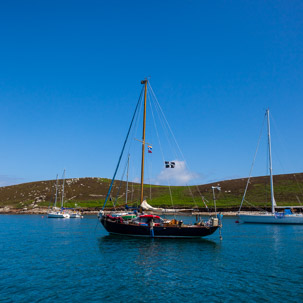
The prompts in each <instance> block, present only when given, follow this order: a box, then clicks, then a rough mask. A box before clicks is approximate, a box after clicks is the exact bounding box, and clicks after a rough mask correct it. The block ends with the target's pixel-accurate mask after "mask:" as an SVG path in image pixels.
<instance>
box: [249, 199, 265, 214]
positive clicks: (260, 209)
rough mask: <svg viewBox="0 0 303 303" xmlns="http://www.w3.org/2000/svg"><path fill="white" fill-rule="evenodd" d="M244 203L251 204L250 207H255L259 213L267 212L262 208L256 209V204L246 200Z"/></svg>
mask: <svg viewBox="0 0 303 303" xmlns="http://www.w3.org/2000/svg"><path fill="white" fill-rule="evenodd" d="M244 201H245V202H246V203H247V204H249V205H250V206H252V207H254V208H255V209H257V210H259V211H262V212H263V211H264V212H266V210H265V209H262V208H259V207H256V206H255V205H254V204H252V203H250V202H248V201H247V200H246V199H244Z"/></svg>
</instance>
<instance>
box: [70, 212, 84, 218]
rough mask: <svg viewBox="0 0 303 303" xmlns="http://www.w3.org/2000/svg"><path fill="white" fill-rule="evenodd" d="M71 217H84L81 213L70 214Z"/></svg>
mask: <svg viewBox="0 0 303 303" xmlns="http://www.w3.org/2000/svg"><path fill="white" fill-rule="evenodd" d="M69 216H70V218H83V216H81V215H80V214H73V213H72V214H69Z"/></svg>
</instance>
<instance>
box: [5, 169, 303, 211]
mask: <svg viewBox="0 0 303 303" xmlns="http://www.w3.org/2000/svg"><path fill="white" fill-rule="evenodd" d="M246 182H247V178H242V179H235V180H226V181H221V182H215V183H211V184H205V185H199V186H191V187H183V186H172V187H170V190H171V193H172V197H173V201H174V202H173V203H174V206H175V207H181V208H184V207H187V208H193V207H199V208H200V209H203V208H204V204H203V202H202V198H201V195H202V196H204V198H205V199H206V200H207V201H208V202H206V203H207V204H208V206H209V207H211V208H213V198H212V188H211V187H212V186H214V185H216V186H217V185H219V186H221V191H220V192H218V191H217V192H216V198H217V207H218V208H220V209H224V210H228V209H230V210H237V209H238V207H239V205H240V203H241V199H242V195H243V193H244V189H245V186H246ZM61 183H62V180H59V185H61ZM109 184H110V180H109V179H102V178H80V179H78V178H76V179H67V180H65V198H64V201H65V207H81V208H86V209H91V210H97V209H99V208H100V207H101V206H102V205H103V202H104V199H105V197H106V193H107V191H108V188H109ZM274 187H275V198H276V201H277V203H278V205H281V206H283V205H293V206H294V205H300V204H301V201H302V203H303V173H298V174H287V175H276V176H274ZM125 190H126V184H125V182H121V181H115V183H114V186H113V191H112V195H111V201H109V202H108V205H107V207H113V203H116V205H118V206H119V205H120V206H122V205H124V203H125ZM139 191H140V186H139V184H137V183H134V184H133V183H130V184H129V193H128V201H129V205H138V202H139V194H140V193H139ZM54 195H55V180H49V181H40V182H31V183H24V184H18V185H13V186H6V187H1V188H0V208H3V207H9V208H15V209H20V210H21V209H24V208H27V209H31V208H37V207H39V208H41V207H48V206H49V205H53V202H54ZM145 195H146V198H147V201H148V203H149V204H151V205H153V206H155V207H172V203H171V199H170V195H169V188H168V187H167V186H156V185H152V186H149V185H145ZM246 200H247V201H248V202H249V203H251V204H252V205H254V206H257V207H260V208H268V207H270V187H269V178H268V177H254V178H252V179H251V182H250V184H249V187H248V191H247V195H246ZM60 201H61V187H60V186H59V190H58V206H59V204H60ZM243 206H244V209H253V207H252V206H251V205H250V204H248V203H244V205H243Z"/></svg>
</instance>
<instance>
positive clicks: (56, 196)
mask: <svg viewBox="0 0 303 303" xmlns="http://www.w3.org/2000/svg"><path fill="white" fill-rule="evenodd" d="M56 179H57V181H56V195H55V208H56V207H57V198H58V174H57V178H56Z"/></svg>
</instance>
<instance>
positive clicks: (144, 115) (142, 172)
mask: <svg viewBox="0 0 303 303" xmlns="http://www.w3.org/2000/svg"><path fill="white" fill-rule="evenodd" d="M141 84H144V111H143V134H142V162H141V201H140V202H141V203H142V202H143V198H144V197H143V182H144V150H145V125H146V90H147V80H146V79H145V80H142V81H141Z"/></svg>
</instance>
